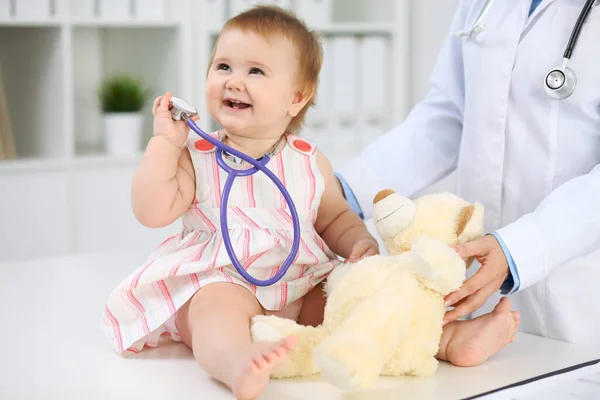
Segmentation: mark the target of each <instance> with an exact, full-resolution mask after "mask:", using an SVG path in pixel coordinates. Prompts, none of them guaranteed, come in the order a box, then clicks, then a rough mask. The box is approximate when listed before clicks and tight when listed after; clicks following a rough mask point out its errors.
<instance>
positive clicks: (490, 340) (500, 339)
mask: <svg viewBox="0 0 600 400" xmlns="http://www.w3.org/2000/svg"><path fill="white" fill-rule="evenodd" d="M511 307H512V303H511V301H510V300H509V299H508V298H506V297H503V298H502V299H501V300H500V302H499V303H498V304H497V305H496V307H495V308H494V311H492V312H491V313H489V314H485V315H482V316H480V317H477V318H475V319H472V320H469V321H458V322H456V323H455V326H454V327H452V328H453V332H452V335H451V337H450V340H449V341H448V344H447V345H446V351H445V357H444V358H445V359H446V360H448V361H450V362H451V363H452V364H454V365H456V366H459V367H471V366H475V365H479V364H481V363H483V362H484V361H486V360H487V359H488V358H490V357H491V356H493V355H494V354H496V353H497V352H498V351H500V350H501V349H502V348H503V347H504V346H506V345H507V344H509V343H511V342H512V341H513V340H514V339H515V333H516V332H517V327H518V325H519V320H520V317H519V313H518V312H516V311H511Z"/></svg>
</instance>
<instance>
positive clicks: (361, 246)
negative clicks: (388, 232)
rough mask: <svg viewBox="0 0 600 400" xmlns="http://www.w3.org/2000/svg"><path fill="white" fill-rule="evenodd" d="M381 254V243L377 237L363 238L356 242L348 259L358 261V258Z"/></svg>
mask: <svg viewBox="0 0 600 400" xmlns="http://www.w3.org/2000/svg"><path fill="white" fill-rule="evenodd" d="M377 254H379V244H378V243H377V241H376V240H375V239H361V240H359V241H358V242H356V243H354V246H352V251H351V252H350V256H348V259H347V260H346V261H348V262H357V261H358V260H360V259H362V258H365V257H370V256H374V255H377Z"/></svg>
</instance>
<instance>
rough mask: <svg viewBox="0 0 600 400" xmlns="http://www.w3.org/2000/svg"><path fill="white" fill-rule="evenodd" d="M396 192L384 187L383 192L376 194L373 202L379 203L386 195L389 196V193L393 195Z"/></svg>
mask: <svg viewBox="0 0 600 400" xmlns="http://www.w3.org/2000/svg"><path fill="white" fill-rule="evenodd" d="M394 193H396V192H394V191H393V190H392V189H384V190H382V191H381V192H379V193H377V194H376V195H375V198H374V199H373V204H377V203H379V202H380V201H381V200H383V199H385V198H386V197H388V196H389V195H392V194H394Z"/></svg>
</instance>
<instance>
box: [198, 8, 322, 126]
mask: <svg viewBox="0 0 600 400" xmlns="http://www.w3.org/2000/svg"><path fill="white" fill-rule="evenodd" d="M229 29H239V30H241V31H242V32H252V33H255V34H256V35H258V36H260V37H262V38H264V39H266V40H268V39H269V38H271V37H273V36H275V35H280V36H282V37H285V38H286V39H288V40H289V41H290V42H291V43H292V45H293V46H294V47H295V48H296V58H297V60H298V69H299V76H298V80H299V83H300V86H301V87H302V92H303V94H304V95H308V96H310V97H311V98H310V100H309V101H308V103H306V105H305V106H304V108H303V109H302V110H300V112H299V113H298V115H296V116H295V117H294V118H292V121H291V122H290V124H289V125H288V127H287V131H288V132H290V133H294V132H297V131H298V130H299V129H300V127H301V126H302V123H303V121H304V117H305V116H306V112H307V111H308V108H309V107H312V106H314V105H315V97H316V93H317V86H318V83H319V73H320V71H321V65H322V64H323V49H322V47H321V43H320V41H319V37H318V35H317V33H316V32H314V31H312V30H310V29H309V28H308V27H307V26H306V25H305V24H304V22H302V21H301V20H300V19H298V18H297V17H296V16H295V15H294V14H293V13H292V12H291V11H287V10H285V9H283V8H281V7H278V6H273V5H259V6H255V7H253V8H251V9H249V10H247V11H245V12H243V13H241V14H238V15H236V16H235V17H233V18H231V19H230V20H228V21H227V22H226V23H225V25H224V26H223V29H222V30H221V33H220V34H219V38H220V37H221V35H222V34H223V32H225V31H227V30H229ZM219 38H217V43H218V42H219ZM216 47H217V46H216V45H215V48H214V49H213V53H212V55H211V57H210V62H209V64H208V65H209V69H210V65H211V64H212V62H213V60H214V57H215V50H216Z"/></svg>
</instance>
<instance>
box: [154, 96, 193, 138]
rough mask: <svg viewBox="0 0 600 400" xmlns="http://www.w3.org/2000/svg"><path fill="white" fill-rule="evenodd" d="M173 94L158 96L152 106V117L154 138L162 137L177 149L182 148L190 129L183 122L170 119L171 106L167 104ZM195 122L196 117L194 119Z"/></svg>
mask: <svg viewBox="0 0 600 400" xmlns="http://www.w3.org/2000/svg"><path fill="white" fill-rule="evenodd" d="M172 96H173V94H172V93H171V92H167V93H165V95H164V96H158V97H157V98H156V99H155V100H154V104H153V105H152V114H153V115H154V123H153V129H154V136H164V137H166V138H167V139H168V140H170V141H171V142H172V143H173V144H174V145H176V146H177V147H183V146H184V144H185V141H186V140H187V137H188V132H189V130H190V128H189V127H188V126H187V124H186V123H185V121H174V120H173V119H172V118H171V111H170V110H171V108H173V105H172V104H171V103H170V102H169V100H170V99H171V97H172ZM193 119H194V120H197V119H198V117H197V116H196V117H194V118H193Z"/></svg>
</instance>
